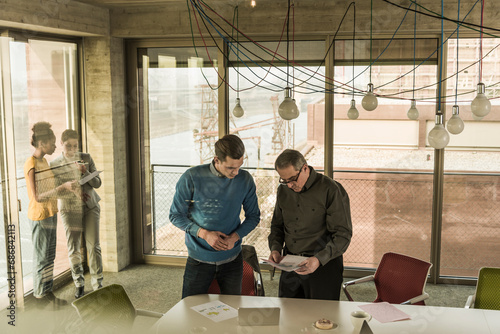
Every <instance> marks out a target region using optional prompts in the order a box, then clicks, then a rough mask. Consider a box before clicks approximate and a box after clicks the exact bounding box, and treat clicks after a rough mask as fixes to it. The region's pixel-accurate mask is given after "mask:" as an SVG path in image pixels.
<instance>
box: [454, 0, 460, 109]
mask: <svg viewBox="0 0 500 334" xmlns="http://www.w3.org/2000/svg"><path fill="white" fill-rule="evenodd" d="M457 21H458V22H460V0H458V14H457ZM459 30H460V23H457V74H456V77H455V105H457V97H458V73H460V72H459V71H458V65H459V63H458V46H459V43H460V38H459V37H460V36H459Z"/></svg>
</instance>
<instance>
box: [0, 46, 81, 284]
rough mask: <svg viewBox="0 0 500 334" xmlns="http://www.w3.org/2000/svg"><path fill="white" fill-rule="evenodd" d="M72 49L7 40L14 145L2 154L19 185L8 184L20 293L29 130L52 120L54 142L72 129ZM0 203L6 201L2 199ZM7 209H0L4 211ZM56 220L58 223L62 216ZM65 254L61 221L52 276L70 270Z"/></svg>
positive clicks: (27, 279) (28, 272)
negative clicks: (14, 199)
mask: <svg viewBox="0 0 500 334" xmlns="http://www.w3.org/2000/svg"><path fill="white" fill-rule="evenodd" d="M76 50H77V45H76V44H75V43H67V42H52V41H51V42H49V41H42V40H29V41H28V42H16V41H10V43H9V50H8V52H9V57H10V64H9V69H8V71H9V73H10V76H11V78H10V80H11V85H12V94H11V95H12V96H9V99H8V101H11V104H12V105H11V106H10V107H11V110H12V119H13V122H12V124H7V126H12V129H10V130H11V133H12V136H13V138H12V141H13V142H14V144H15V145H12V147H15V149H13V150H12V151H8V152H3V153H4V154H6V156H7V157H8V159H11V161H12V163H13V165H14V166H15V173H16V174H17V184H15V183H10V184H9V186H11V187H16V186H17V195H18V200H19V201H18V205H16V206H13V207H11V208H10V210H11V212H13V213H17V212H18V215H19V226H18V228H19V233H20V249H16V252H20V254H21V257H22V261H21V262H22V263H19V264H16V271H17V272H18V275H20V274H21V273H22V279H23V286H24V293H27V292H28V291H30V290H31V289H32V286H33V285H32V284H33V283H32V269H33V261H32V259H33V247H32V240H31V227H30V224H29V221H28V217H27V210H28V193H27V189H26V181H25V179H24V173H23V167H24V163H25V161H26V160H27V159H28V157H30V156H31V154H32V153H33V150H34V148H33V147H32V146H31V144H30V138H31V128H32V126H33V124H34V123H36V122H38V121H47V122H49V123H51V124H52V129H53V131H54V133H55V135H56V138H57V139H56V145H58V143H59V141H60V136H61V133H62V132H63V131H64V130H65V129H67V128H70V127H73V128H74V127H75V123H74V119H75V117H74V114H75V112H76V109H77V106H78V98H77V95H76V89H77V86H78V84H77V83H78V77H77V73H78V68H77V61H76V59H77V54H76ZM3 51H5V50H3ZM4 93H5V92H4ZM59 154H61V149H60V148H59V147H58V148H57V149H56V151H55V152H54V154H52V155H50V156H46V157H45V158H46V159H47V161H48V162H50V161H51V160H52V159H54V158H55V157H57V156H58V155H59ZM3 204H4V205H7V204H6V202H5V201H4V202H3ZM11 205H12V204H11ZM5 209H6V208H5V207H4V208H3V210H4V212H5ZM58 221H59V222H60V221H61V220H60V218H58ZM4 223H5V224H8V223H9V222H8V221H5V222H4ZM2 248H3V247H2ZM67 256H68V253H67V247H66V236H65V232H64V228H63V226H62V224H60V223H59V224H58V230H57V248H56V260H55V266H54V276H57V275H59V274H60V273H62V272H64V271H66V270H67V269H69V261H68V257H67ZM2 287H3V286H2Z"/></svg>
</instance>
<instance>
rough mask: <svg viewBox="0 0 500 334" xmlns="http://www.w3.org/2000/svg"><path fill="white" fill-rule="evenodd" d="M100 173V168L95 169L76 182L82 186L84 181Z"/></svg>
mask: <svg viewBox="0 0 500 334" xmlns="http://www.w3.org/2000/svg"><path fill="white" fill-rule="evenodd" d="M100 173H102V170H96V171H94V172H93V173H90V174H89V175H87V176H85V177H84V178H81V179H80V181H78V183H80V185H81V186H83V185H84V184H85V183H87V182H89V181H90V180H92V179H93V178H94V177H96V176H97V175H99V174H100Z"/></svg>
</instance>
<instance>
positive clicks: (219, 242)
mask: <svg viewBox="0 0 500 334" xmlns="http://www.w3.org/2000/svg"><path fill="white" fill-rule="evenodd" d="M198 236H199V237H200V238H202V239H204V240H205V241H206V242H207V243H208V244H209V245H210V246H212V247H213V249H215V250H217V251H224V250H230V249H232V248H233V247H234V244H235V243H236V242H237V241H238V240H240V237H239V236H238V234H237V233H236V232H233V233H231V234H230V235H227V234H225V233H222V232H219V231H208V230H205V229H204V228H201V229H200V231H199V232H198Z"/></svg>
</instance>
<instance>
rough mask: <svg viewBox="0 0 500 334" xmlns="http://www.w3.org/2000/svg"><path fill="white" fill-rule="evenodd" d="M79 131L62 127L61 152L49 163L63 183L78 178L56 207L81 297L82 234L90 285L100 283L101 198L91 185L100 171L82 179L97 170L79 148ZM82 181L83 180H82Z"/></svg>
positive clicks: (96, 182) (97, 181)
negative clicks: (77, 183) (75, 186)
mask: <svg viewBox="0 0 500 334" xmlns="http://www.w3.org/2000/svg"><path fill="white" fill-rule="evenodd" d="M78 138H79V137H78V133H77V132H76V131H75V130H71V129H68V130H65V131H64V132H63V133H62V135H61V144H62V148H63V152H62V154H61V155H60V156H59V157H57V158H56V159H54V160H53V161H52V162H51V163H50V166H51V167H52V168H53V171H54V175H55V176H56V183H57V184H62V183H64V182H66V181H69V180H80V184H81V186H80V191H79V192H74V193H70V194H68V195H67V196H61V197H59V201H58V207H59V211H60V213H61V218H62V221H63V225H64V229H65V231H66V239H67V244H68V256H69V261H70V265H71V274H72V276H73V281H74V282H75V286H76V290H75V298H77V299H78V298H80V297H81V296H83V295H84V291H85V287H84V285H85V278H84V275H83V265H82V254H81V251H80V248H81V237H82V234H83V236H84V237H85V241H86V247H87V252H88V266H89V271H90V276H91V281H92V288H93V289H94V290H97V289H98V288H100V287H102V279H103V275H102V256H101V246H100V244H99V218H100V212H101V208H100V206H99V201H100V200H101V198H100V197H99V195H98V194H97V193H96V192H95V190H94V188H99V187H100V186H101V178H100V177H99V175H96V176H94V177H93V178H91V179H90V180H88V181H87V182H85V183H83V182H82V180H83V179H85V178H86V176H88V175H90V174H91V173H93V172H95V171H96V167H95V164H94V160H93V159H92V157H91V156H90V154H87V153H82V152H79V150H78V148H79V141H78ZM82 183H83V184H82Z"/></svg>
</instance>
